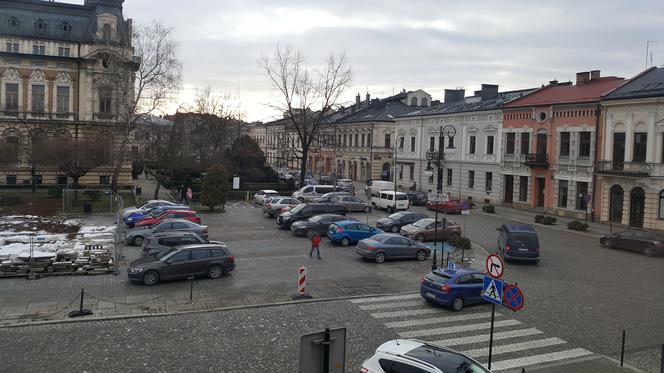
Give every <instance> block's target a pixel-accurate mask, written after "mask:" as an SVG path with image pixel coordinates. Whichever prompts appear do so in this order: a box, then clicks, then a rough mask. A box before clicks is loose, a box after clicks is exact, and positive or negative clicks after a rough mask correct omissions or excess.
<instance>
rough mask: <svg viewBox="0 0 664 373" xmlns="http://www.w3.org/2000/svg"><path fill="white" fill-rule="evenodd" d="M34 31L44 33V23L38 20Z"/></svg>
mask: <svg viewBox="0 0 664 373" xmlns="http://www.w3.org/2000/svg"><path fill="white" fill-rule="evenodd" d="M35 31H37V33H39V34H43V33H45V32H46V22H44V20H43V19H41V18H39V19H38V20H37V21H35Z"/></svg>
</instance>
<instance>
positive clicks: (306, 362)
mask: <svg viewBox="0 0 664 373" xmlns="http://www.w3.org/2000/svg"><path fill="white" fill-rule="evenodd" d="M345 369H346V328H339V329H332V330H330V329H329V328H325V331H324V332H318V333H312V334H306V335H303V336H302V337H301V338H300V373H344V371H345Z"/></svg>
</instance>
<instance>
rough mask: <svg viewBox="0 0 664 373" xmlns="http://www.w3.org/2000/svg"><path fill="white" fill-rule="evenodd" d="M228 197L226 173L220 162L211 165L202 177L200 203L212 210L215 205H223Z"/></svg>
mask: <svg viewBox="0 0 664 373" xmlns="http://www.w3.org/2000/svg"><path fill="white" fill-rule="evenodd" d="M227 198H228V174H227V173H226V168H224V166H222V165H220V164H216V165H212V166H210V168H208V170H207V175H205V178H204V179H203V185H202V190H201V194H200V201H201V204H203V205H204V206H207V207H208V208H209V209H210V211H214V208H215V206H219V205H221V206H222V210H223V206H224V203H225V202H226V199H227Z"/></svg>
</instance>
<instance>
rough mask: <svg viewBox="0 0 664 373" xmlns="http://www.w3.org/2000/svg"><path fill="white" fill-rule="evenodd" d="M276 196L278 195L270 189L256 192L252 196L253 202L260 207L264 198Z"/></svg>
mask: <svg viewBox="0 0 664 373" xmlns="http://www.w3.org/2000/svg"><path fill="white" fill-rule="evenodd" d="M278 195H279V192H277V191H276V190H272V189H263V190H259V191H258V192H256V194H254V202H256V204H258V205H262V204H263V200H264V199H265V198H266V197H271V196H278Z"/></svg>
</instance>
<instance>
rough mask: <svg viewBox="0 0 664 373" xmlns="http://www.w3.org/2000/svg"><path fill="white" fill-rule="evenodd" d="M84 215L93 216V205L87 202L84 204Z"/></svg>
mask: <svg viewBox="0 0 664 373" xmlns="http://www.w3.org/2000/svg"><path fill="white" fill-rule="evenodd" d="M83 213H85V214H91V213H92V203H90V202H85V203H84V204H83Z"/></svg>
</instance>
